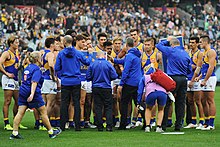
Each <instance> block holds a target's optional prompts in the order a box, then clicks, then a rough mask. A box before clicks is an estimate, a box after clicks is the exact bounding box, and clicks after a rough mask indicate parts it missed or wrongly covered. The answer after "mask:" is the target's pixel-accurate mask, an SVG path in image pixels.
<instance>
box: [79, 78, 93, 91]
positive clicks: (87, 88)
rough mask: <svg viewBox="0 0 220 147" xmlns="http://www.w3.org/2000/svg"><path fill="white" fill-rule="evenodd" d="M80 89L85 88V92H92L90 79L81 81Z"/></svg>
mask: <svg viewBox="0 0 220 147" xmlns="http://www.w3.org/2000/svg"><path fill="white" fill-rule="evenodd" d="M81 89H82V90H85V91H86V93H92V81H90V82H87V81H81Z"/></svg>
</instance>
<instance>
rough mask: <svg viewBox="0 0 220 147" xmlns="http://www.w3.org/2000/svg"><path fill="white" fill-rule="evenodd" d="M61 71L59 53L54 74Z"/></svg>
mask: <svg viewBox="0 0 220 147" xmlns="http://www.w3.org/2000/svg"><path fill="white" fill-rule="evenodd" d="M61 69H62V64H61V59H60V53H58V55H57V58H56V63H55V66H54V70H55V72H58V71H60V70H61Z"/></svg>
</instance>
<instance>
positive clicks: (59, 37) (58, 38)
mask: <svg viewBox="0 0 220 147" xmlns="http://www.w3.org/2000/svg"><path fill="white" fill-rule="evenodd" d="M64 36H65V35H63V34H61V35H59V36H57V37H56V38H55V40H56V41H59V42H60V41H61V37H64Z"/></svg>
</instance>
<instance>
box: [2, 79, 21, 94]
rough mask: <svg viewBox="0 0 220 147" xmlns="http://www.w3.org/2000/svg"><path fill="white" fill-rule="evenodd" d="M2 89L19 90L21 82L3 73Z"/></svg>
mask: <svg viewBox="0 0 220 147" xmlns="http://www.w3.org/2000/svg"><path fill="white" fill-rule="evenodd" d="M2 89H3V90H19V83H18V81H15V80H14V79H11V78H8V77H7V76H6V75H2Z"/></svg>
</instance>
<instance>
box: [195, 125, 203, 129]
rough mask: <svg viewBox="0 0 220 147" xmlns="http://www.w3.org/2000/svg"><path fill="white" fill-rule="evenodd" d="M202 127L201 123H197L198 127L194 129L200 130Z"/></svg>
mask: <svg viewBox="0 0 220 147" xmlns="http://www.w3.org/2000/svg"><path fill="white" fill-rule="evenodd" d="M202 128H204V127H203V125H202V124H198V127H196V130H201V129H202Z"/></svg>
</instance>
